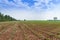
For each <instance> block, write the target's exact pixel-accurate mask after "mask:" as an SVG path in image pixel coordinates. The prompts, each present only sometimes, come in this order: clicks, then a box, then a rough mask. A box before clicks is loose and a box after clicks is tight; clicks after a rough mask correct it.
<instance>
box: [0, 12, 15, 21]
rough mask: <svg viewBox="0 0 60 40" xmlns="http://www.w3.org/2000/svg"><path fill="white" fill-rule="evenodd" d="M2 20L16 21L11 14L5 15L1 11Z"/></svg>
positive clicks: (0, 18) (0, 19)
mask: <svg viewBox="0 0 60 40" xmlns="http://www.w3.org/2000/svg"><path fill="white" fill-rule="evenodd" d="M0 21H16V19H15V18H13V17H11V16H9V15H3V14H2V13H1V12H0Z"/></svg>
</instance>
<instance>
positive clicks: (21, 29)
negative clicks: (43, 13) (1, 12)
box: [0, 22, 60, 40]
mask: <svg viewBox="0 0 60 40" xmlns="http://www.w3.org/2000/svg"><path fill="white" fill-rule="evenodd" d="M40 26H43V25H38V24H31V23H23V22H21V23H20V22H14V23H8V22H5V23H0V40H60V37H58V36H59V34H57V32H56V31H59V30H60V29H59V28H56V27H55V25H54V27H40ZM49 26H50V25H49ZM51 26H52V25H51ZM54 30H55V31H54Z"/></svg>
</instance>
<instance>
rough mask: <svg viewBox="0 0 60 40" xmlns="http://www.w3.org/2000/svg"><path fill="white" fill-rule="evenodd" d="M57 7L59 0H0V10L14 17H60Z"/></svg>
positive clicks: (58, 7) (59, 7)
mask: <svg viewBox="0 0 60 40" xmlns="http://www.w3.org/2000/svg"><path fill="white" fill-rule="evenodd" d="M59 9H60V0H0V10H1V12H3V13H4V14H8V15H10V16H13V17H15V18H16V19H51V18H52V17H54V16H57V17H60V16H59V14H60V12H59ZM11 14H12V15H11ZM55 14H56V15H55ZM18 16H19V17H18Z"/></svg>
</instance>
